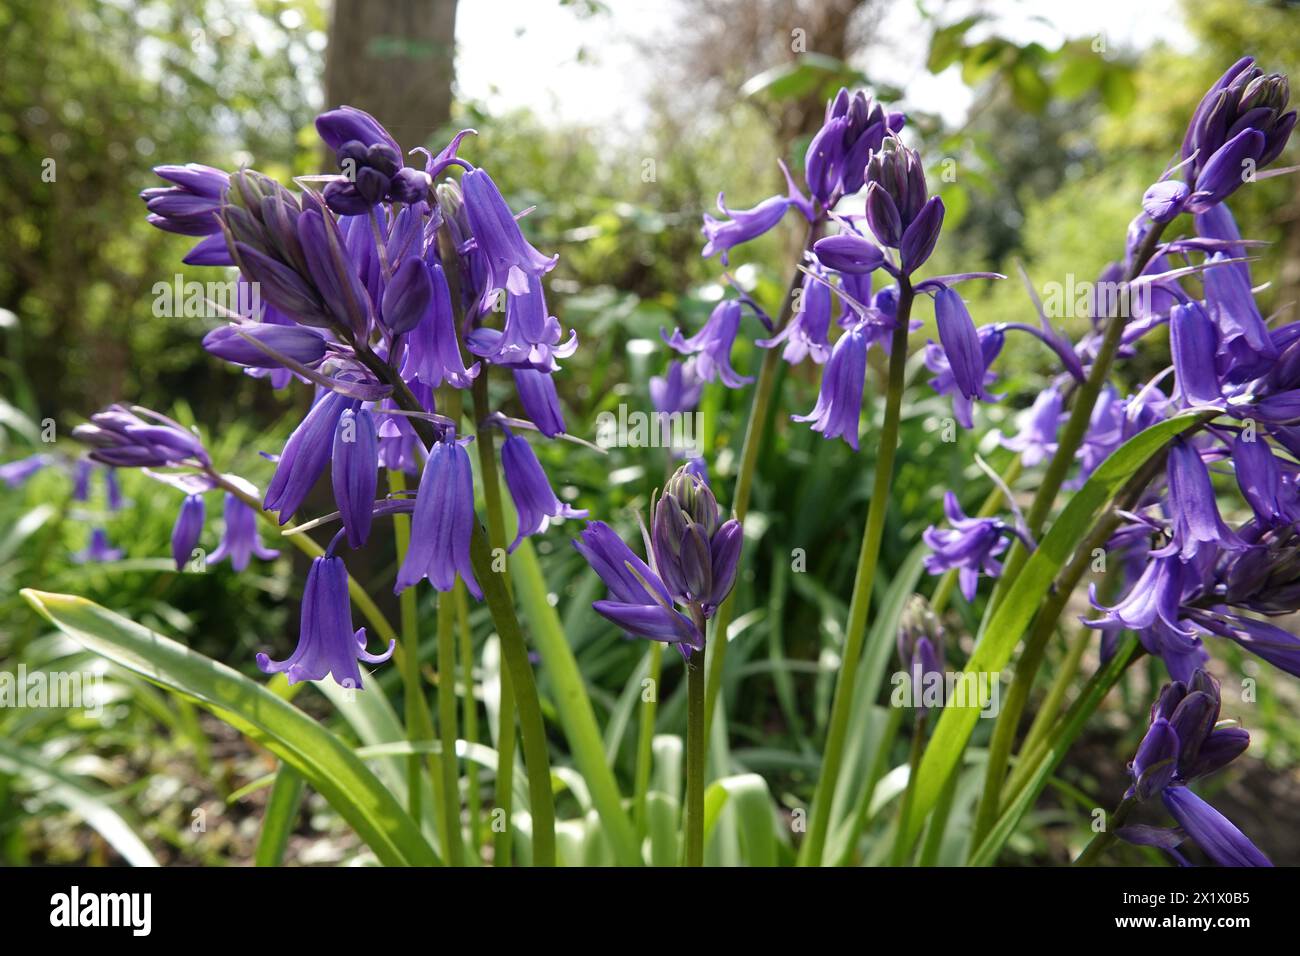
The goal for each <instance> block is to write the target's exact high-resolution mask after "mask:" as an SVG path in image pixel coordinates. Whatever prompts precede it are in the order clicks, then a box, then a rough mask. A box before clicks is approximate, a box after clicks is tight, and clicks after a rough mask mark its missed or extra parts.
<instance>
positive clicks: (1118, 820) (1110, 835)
mask: <svg viewBox="0 0 1300 956" xmlns="http://www.w3.org/2000/svg"><path fill="white" fill-rule="evenodd" d="M1136 805H1137V799H1136V798H1135V797H1125V798H1124V799H1123V800H1121V801H1120V804H1119V806H1118V807H1116V808H1115V810H1114V812H1113V813H1111V814H1110V816H1108V817H1107V818H1106V829H1104V830H1102V831H1101V832H1100V833H1098V834H1097V835H1096V836H1094V837H1093V838H1092V839H1091V840H1089V841H1088V845H1087V846H1086V847H1084V848H1083V852H1082V853H1080V854H1079V858H1078V859H1077V860H1075V861H1074V865H1075V866H1093V865H1095V864H1096V862H1097V860H1098V859H1100V858H1101V855H1102V854H1103V853H1105V852H1106V850H1107V849H1108V848H1109V847H1110V845H1111V844H1112V843H1114V842H1115V831H1116V830H1118V829H1119V828H1120V827H1122V826H1123V825H1124V821H1125V820H1127V819H1128V815H1129V813H1130V812H1131V811H1132V809H1133V807H1134V806H1136Z"/></svg>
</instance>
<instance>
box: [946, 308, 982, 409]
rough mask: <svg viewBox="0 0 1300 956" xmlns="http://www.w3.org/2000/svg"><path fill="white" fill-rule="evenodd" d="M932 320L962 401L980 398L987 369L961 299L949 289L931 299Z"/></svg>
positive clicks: (977, 336) (971, 322) (975, 333)
mask: <svg viewBox="0 0 1300 956" xmlns="http://www.w3.org/2000/svg"><path fill="white" fill-rule="evenodd" d="M934 316H935V322H936V324H937V325H938V328H939V342H940V344H941V345H942V346H943V352H944V355H945V356H947V359H948V366H949V368H951V369H952V374H953V381H954V382H955V383H956V385H957V390H958V392H959V393H960V394H961V395H962V396H963V397H964V398H983V397H985V396H986V394H987V393H986V392H985V390H984V376H985V374H986V373H987V372H988V366H987V364H986V363H985V361H984V349H983V346H982V345H981V344H980V336H979V332H978V331H977V330H976V329H975V322H974V321H973V320H972V319H971V317H970V313H969V312H968V311H966V303H964V302H963V301H962V299H961V296H960V295H958V294H957V293H956V292H954V291H953V290H952V289H949V288H946V287H945V288H942V289H940V290H939V291H938V292H937V293H936V294H935V297H934Z"/></svg>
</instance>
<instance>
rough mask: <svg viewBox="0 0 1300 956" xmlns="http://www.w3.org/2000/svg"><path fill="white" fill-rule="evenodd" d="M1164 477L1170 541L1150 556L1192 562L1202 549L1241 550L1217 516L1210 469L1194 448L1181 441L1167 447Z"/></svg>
mask: <svg viewBox="0 0 1300 956" xmlns="http://www.w3.org/2000/svg"><path fill="white" fill-rule="evenodd" d="M1167 474H1168V479H1169V506H1168V507H1169V513H1170V516H1171V518H1172V523H1173V540H1171V541H1170V542H1169V544H1168V545H1167V546H1166V547H1164V548H1162V549H1160V550H1159V551H1153V552H1151V553H1152V555H1153V556H1155V557H1164V556H1166V555H1170V554H1177V555H1178V556H1179V557H1180V558H1181V559H1182V560H1183V561H1191V560H1192V559H1194V558H1195V557H1196V555H1197V554H1198V553H1199V552H1200V551H1201V550H1202V549H1203V548H1207V547H1208V548H1222V549H1223V550H1225V551H1240V550H1241V549H1242V548H1244V547H1246V545H1245V542H1243V541H1242V540H1241V539H1240V538H1238V537H1237V536H1236V535H1235V534H1233V533H1232V531H1231V530H1229V528H1228V526H1227V525H1225V524H1224V523H1223V519H1222V518H1221V517H1220V516H1219V505H1218V503H1217V502H1216V501H1215V499H1214V487H1213V486H1212V485H1211V484H1210V472H1209V469H1207V468H1206V467H1205V462H1204V461H1203V460H1202V459H1201V453H1200V452H1199V451H1197V450H1196V447H1195V446H1193V445H1191V444H1189V443H1188V442H1185V441H1183V440H1181V439H1180V440H1178V441H1175V442H1174V443H1173V444H1172V445H1170V446H1169V465H1168V467H1167Z"/></svg>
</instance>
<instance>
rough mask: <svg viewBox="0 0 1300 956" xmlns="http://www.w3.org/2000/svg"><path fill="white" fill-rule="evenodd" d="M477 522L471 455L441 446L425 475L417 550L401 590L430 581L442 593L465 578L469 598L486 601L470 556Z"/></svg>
mask: <svg viewBox="0 0 1300 956" xmlns="http://www.w3.org/2000/svg"><path fill="white" fill-rule="evenodd" d="M475 520H477V519H476V518H475V516H474V479H473V476H472V473H471V469H470V464H469V453H468V452H466V451H465V449H464V447H463V446H462V445H461V444H460V443H459V442H457V441H455V440H451V441H440V442H438V443H436V444H435V445H434V446H433V449H432V450H431V451H430V452H429V460H428V462H426V463H425V466H424V474H423V475H421V476H420V487H419V490H418V491H417V492H416V499H415V514H414V516H413V517H412V519H411V545H410V548H409V549H408V550H407V552H406V560H405V561H403V562H402V567H401V569H400V570H399V571H398V572H397V587H396V589H395V590H397V591H404V590H405V589H406V588H408V587H410V586H411V585H412V584H415V583H416V582H417V581H419V580H420V578H424V577H427V578H428V579H429V583H430V584H432V585H433V586H434V588H436V589H437V590H439V591H450V590H451V589H452V586H453V585H455V583H456V575H457V573H459V574H460V576H461V578H463V579H464V581H465V587H466V588H467V589H468V590H469V593H470V594H472V595H474V597H476V598H479V599H481V598H482V597H483V594H482V592H481V591H480V590H479V585H478V579H477V578H476V577H475V576H474V566H473V564H472V563H471V561H470V554H469V550H470V538H471V537H472V536H473V533H474V522H475Z"/></svg>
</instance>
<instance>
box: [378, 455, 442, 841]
mask: <svg viewBox="0 0 1300 956" xmlns="http://www.w3.org/2000/svg"><path fill="white" fill-rule="evenodd" d="M388 490H389V491H390V492H391V493H392V494H393V495H394V496H400V495H401V493H402V492H404V491H406V475H404V474H402V472H400V471H396V470H390V471H389V472H388ZM393 537H394V538H395V540H396V545H397V564H398V567H401V564H402V562H403V561H404V560H406V552H407V549H408V548H410V546H411V518H410V516H409V515H404V514H395V515H393ZM398 608H399V611H400V614H401V624H402V641H401V645H402V660H401V662H400V667H401V673H402V688H403V696H404V697H405V705H404V706H405V715H406V719H405V724H406V739H407V740H408V741H410V742H411V744H412V745H414V744H417V743H419V742H420V741H421V740H424V739H430V740H432V739H433V727H432V726H430V727H428V728H427V730H428V737H427V738H426V737H424V736H423V735H422V733H421V731H422V730H423V729H424V728H423V727H422V726H421V721H420V713H419V711H420V709H421V707H422V706H423V707H424V709H425V715H426V719H427V716H428V704H425V703H424V687H423V682H422V680H421V679H420V621H419V611H418V605H417V603H416V594H415V589H414V588H407V589H406V590H405V591H403V592H402V593H401V594H400V595H399V596H398ZM420 772H421V768H420V755H419V754H418V753H414V752H413V753H412V754H411V755H410V756H409V757H407V758H406V786H407V792H408V793H409V794H410V797H409V801H410V810H411V819H413V820H419V819H420V791H421V787H420ZM433 776H434V781H433V782H434V784H435V785H436V784H437V782H438V773H437V772H435V773H434V775H433ZM435 792H436V789H435ZM443 836H444V837H445V836H446V834H443ZM443 846H444V847H445V846H446V843H445V841H444V843H443ZM443 855H444V857H445V856H446V852H445V850H444V853H443Z"/></svg>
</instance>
